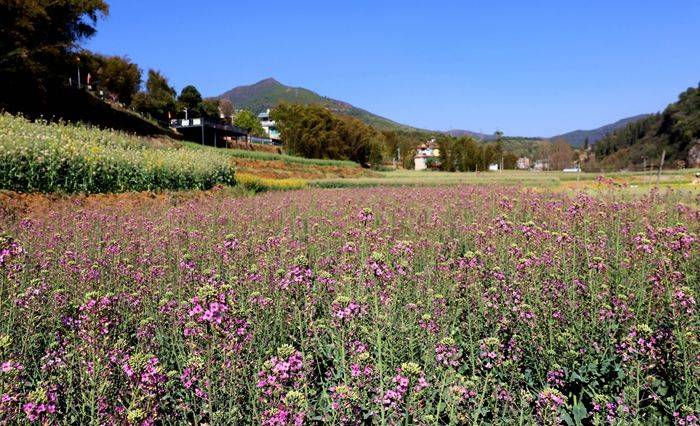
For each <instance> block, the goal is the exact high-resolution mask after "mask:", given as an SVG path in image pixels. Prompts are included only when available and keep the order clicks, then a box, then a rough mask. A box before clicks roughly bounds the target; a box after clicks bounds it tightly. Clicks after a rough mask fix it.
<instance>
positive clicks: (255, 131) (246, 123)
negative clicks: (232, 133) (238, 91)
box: [233, 109, 265, 137]
mask: <svg viewBox="0 0 700 426" xmlns="http://www.w3.org/2000/svg"><path fill="white" fill-rule="evenodd" d="M233 125H234V126H237V127H240V128H241V129H243V130H245V131H246V132H248V133H250V134H251V135H253V136H261V137H262V136H265V130H263V128H262V125H261V124H260V120H258V117H257V116H256V115H255V114H253V113H252V112H251V111H248V110H247V109H244V110H241V111H239V112H238V113H237V114H236V116H235V117H234V119H233Z"/></svg>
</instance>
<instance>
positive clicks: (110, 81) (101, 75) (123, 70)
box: [96, 56, 141, 105]
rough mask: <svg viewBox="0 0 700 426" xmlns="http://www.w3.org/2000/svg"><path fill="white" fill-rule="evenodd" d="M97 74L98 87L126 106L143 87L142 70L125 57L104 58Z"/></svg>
mask: <svg viewBox="0 0 700 426" xmlns="http://www.w3.org/2000/svg"><path fill="white" fill-rule="evenodd" d="M101 59H102V61H101V62H102V64H101V66H100V68H99V70H98V74H97V76H96V77H97V84H96V85H97V87H100V88H104V89H106V90H107V91H108V92H109V93H110V94H112V95H113V99H114V100H118V101H119V102H121V103H123V104H124V105H129V104H131V100H132V99H133V97H134V95H136V93H137V92H138V90H139V87H140V86H141V69H140V68H139V66H138V65H136V64H135V63H133V62H131V61H130V60H129V58H127V57H125V56H106V57H102V58H101Z"/></svg>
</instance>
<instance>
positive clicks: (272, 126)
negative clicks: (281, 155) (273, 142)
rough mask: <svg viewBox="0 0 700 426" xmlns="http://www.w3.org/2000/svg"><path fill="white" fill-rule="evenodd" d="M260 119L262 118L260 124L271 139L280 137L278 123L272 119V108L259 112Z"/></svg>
mask: <svg viewBox="0 0 700 426" xmlns="http://www.w3.org/2000/svg"><path fill="white" fill-rule="evenodd" d="M258 120H260V125H261V126H262V128H263V130H264V131H265V133H266V134H267V136H269V137H270V138H271V139H279V137H280V131H279V129H278V128H277V123H276V122H275V121H274V120H270V110H269V109H268V110H267V111H265V112H261V113H260V114H258Z"/></svg>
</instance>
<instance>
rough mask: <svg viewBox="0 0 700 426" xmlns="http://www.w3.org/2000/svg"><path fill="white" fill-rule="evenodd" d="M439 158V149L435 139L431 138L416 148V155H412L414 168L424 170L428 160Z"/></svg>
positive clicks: (432, 160)
mask: <svg viewBox="0 0 700 426" xmlns="http://www.w3.org/2000/svg"><path fill="white" fill-rule="evenodd" d="M439 158H440V149H438V148H437V145H436V143H435V139H431V140H429V141H428V142H427V143H424V144H421V146H419V147H418V148H417V149H416V155H415V157H413V164H414V168H415V169H416V170H425V169H427V168H428V165H429V163H430V162H434V161H437V160H438V159H439Z"/></svg>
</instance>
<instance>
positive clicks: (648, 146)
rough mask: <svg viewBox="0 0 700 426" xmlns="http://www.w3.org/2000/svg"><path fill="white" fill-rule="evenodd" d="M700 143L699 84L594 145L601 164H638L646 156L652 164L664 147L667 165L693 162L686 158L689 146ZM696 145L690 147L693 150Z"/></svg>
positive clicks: (694, 159) (693, 161)
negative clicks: (658, 111)
mask: <svg viewBox="0 0 700 426" xmlns="http://www.w3.org/2000/svg"><path fill="white" fill-rule="evenodd" d="M698 145H700V85H699V86H698V87H697V88H695V87H691V88H689V89H688V90H686V91H685V92H683V93H681V94H680V95H679V97H678V101H677V102H675V103H672V104H670V105H669V106H668V107H666V109H665V110H664V111H663V112H662V113H660V114H654V115H651V116H649V117H646V118H644V119H642V120H639V121H635V122H633V123H629V124H628V125H627V126H626V127H624V128H622V129H619V130H617V131H616V132H614V133H611V134H610V135H608V136H606V137H604V138H602V139H601V140H599V141H598V142H597V143H596V144H595V146H594V152H595V154H596V158H597V160H598V161H599V162H600V164H601V165H602V166H609V167H630V166H638V165H640V164H642V163H643V161H644V159H645V158H646V159H647V161H648V163H650V164H651V163H655V162H657V161H658V159H659V157H660V156H661V152H662V151H663V150H666V161H667V164H671V163H673V162H675V161H678V160H682V161H686V162H687V163H693V164H690V165H695V164H694V163H695V162H696V158H695V156H694V155H691V156H692V157H693V158H689V153H690V151H691V149H692V148H693V147H696V146H698ZM699 149H700V148H697V147H696V148H695V149H693V152H695V151H696V150H699Z"/></svg>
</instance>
